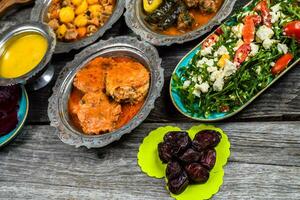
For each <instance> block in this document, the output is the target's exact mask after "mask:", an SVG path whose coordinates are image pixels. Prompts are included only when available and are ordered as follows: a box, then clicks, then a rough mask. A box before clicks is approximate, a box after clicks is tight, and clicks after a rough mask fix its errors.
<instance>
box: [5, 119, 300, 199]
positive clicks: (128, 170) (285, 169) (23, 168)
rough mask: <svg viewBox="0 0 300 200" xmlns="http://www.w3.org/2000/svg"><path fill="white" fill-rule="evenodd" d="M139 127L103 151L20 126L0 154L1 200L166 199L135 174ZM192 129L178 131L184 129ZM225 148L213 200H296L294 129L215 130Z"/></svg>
mask: <svg viewBox="0 0 300 200" xmlns="http://www.w3.org/2000/svg"><path fill="white" fill-rule="evenodd" d="M164 125H179V124H153V123H145V124H143V125H142V126H140V127H139V128H138V129H136V130H135V131H133V132H132V133H131V134H129V135H126V136H125V137H123V138H122V139H121V140H120V141H118V142H115V143H113V144H112V145H110V146H108V147H106V148H102V149H90V150H88V149H86V148H79V149H75V148H74V147H71V146H68V145H65V144H63V143H62V142H60V141H59V139H58V138H57V136H56V135H55V133H54V132H55V130H54V129H53V128H50V127H49V126H27V127H26V128H25V129H24V131H23V134H22V135H20V136H19V137H18V138H17V139H16V140H15V141H14V142H13V143H11V144H10V145H9V146H7V147H5V148H4V149H2V150H1V151H0V171H1V176H0V199H10V198H12V199H49V198H51V199H124V200H125V199H170V198H169V196H168V194H167V192H166V191H165V189H164V181H163V180H159V179H154V178H149V177H147V176H146V175H145V174H143V173H142V172H141V171H140V169H139V167H138V166H137V161H136V155H137V152H138V147H139V145H140V144H141V142H142V140H143V138H144V137H145V136H146V135H147V134H148V133H149V132H150V131H151V130H154V129H155V128H157V127H158V126H164ZM193 125H197V124H194V123H184V124H180V125H179V126H180V127H181V128H182V129H188V128H190V127H191V126H193ZM218 126H219V127H221V128H223V129H224V130H225V131H226V132H227V134H228V136H229V138H230V140H231V146H232V148H231V152H232V154H231V157H230V162H229V164H228V165H227V166H226V168H225V179H224V185H223V187H222V188H221V190H220V192H219V193H218V194H217V195H216V196H215V197H214V199H299V198H300V176H299V173H300V137H299V136H300V132H299V129H300V124H298V123H295V122H281V123H256V122H253V123H232V124H228V123H226V124H218Z"/></svg>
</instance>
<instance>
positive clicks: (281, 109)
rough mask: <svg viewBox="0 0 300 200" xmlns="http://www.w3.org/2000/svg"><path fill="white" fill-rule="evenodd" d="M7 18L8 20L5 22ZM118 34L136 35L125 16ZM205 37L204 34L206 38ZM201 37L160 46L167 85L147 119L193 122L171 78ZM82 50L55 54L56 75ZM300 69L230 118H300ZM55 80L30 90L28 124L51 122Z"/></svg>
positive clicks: (23, 14)
mask: <svg viewBox="0 0 300 200" xmlns="http://www.w3.org/2000/svg"><path fill="white" fill-rule="evenodd" d="M246 2H248V1H247V0H241V1H237V3H236V6H235V9H237V8H240V7H241V6H242V5H244V4H245V3H246ZM30 11H31V9H30V7H27V8H25V9H21V10H20V11H18V12H14V13H13V14H9V15H7V16H4V17H3V18H1V19H2V21H0V32H2V31H3V30H4V29H6V28H7V27H9V26H10V25H12V24H14V23H17V22H20V21H24V20H26V19H28V18H29V16H30ZM4 20H5V21H4ZM118 35H133V34H132V32H131V31H130V30H129V29H128V28H127V27H126V24H125V21H124V17H122V18H121V19H120V20H119V21H118V22H117V23H116V24H115V25H114V26H113V28H112V29H111V30H109V31H108V32H107V33H106V34H105V35H104V37H103V39H107V38H109V37H114V36H118ZM202 38H203V37H202ZM199 41H201V38H200V39H196V40H195V41H192V42H188V43H185V44H182V45H172V46H170V47H158V50H159V53H160V56H161V57H162V59H163V64H162V66H163V68H164V69H165V86H164V89H163V91H162V95H161V97H160V98H159V99H158V100H157V102H156V106H155V109H154V110H153V111H152V112H151V114H150V116H149V117H148V118H147V120H146V121H147V122H172V121H173V122H174V121H177V122H181V121H183V120H184V121H185V122H191V120H189V119H187V118H186V117H184V116H182V115H181V114H180V113H179V112H178V111H177V110H176V109H175V107H174V106H173V105H172V102H171V100H170V97H169V81H170V77H171V73H172V71H173V70H174V68H175V66H176V64H177V63H178V62H179V61H180V59H181V58H182V57H183V56H184V55H185V54H186V53H187V52H188V51H189V50H191V49H192V48H193V47H194V46H195V45H196V44H197V43H198V42H199ZM76 53H78V51H73V52H71V53H70V54H68V55H67V56H66V55H64V54H63V55H55V56H54V57H53V61H52V63H51V64H53V65H54V66H55V68H56V76H55V77H57V75H58V73H59V71H60V70H61V69H62V68H63V67H64V66H65V64H66V63H67V62H69V61H71V60H72V59H73V58H74V55H75V54H76ZM299 79H300V69H299V65H298V66H295V68H294V69H292V70H291V71H290V72H289V73H288V74H287V75H285V76H284V77H283V78H282V79H281V80H280V81H279V82H278V83H277V84H275V85H274V86H272V88H270V89H269V90H267V91H266V92H265V93H264V94H263V95H262V96H260V97H259V98H258V99H257V100H256V101H255V102H254V103H253V104H251V105H250V106H249V107H247V108H246V109H245V110H244V111H243V112H241V113H240V114H238V115H237V116H236V117H233V118H231V119H229V120H228V121H249V120H251V121H256V120H259V121H261V120H264V121H270V120H276V121H278V120H300V95H299V94H300V82H299V81H298V80H299ZM53 85H54V81H53V82H52V83H51V84H50V85H49V86H47V87H46V88H44V89H42V90H39V91H37V92H30V93H29V98H30V102H31V106H30V112H29V119H28V122H27V123H28V124H40V123H43V124H48V123H49V119H48V117H47V114H46V113H47V106H48V98H49V97H50V95H51V93H52V87H53Z"/></svg>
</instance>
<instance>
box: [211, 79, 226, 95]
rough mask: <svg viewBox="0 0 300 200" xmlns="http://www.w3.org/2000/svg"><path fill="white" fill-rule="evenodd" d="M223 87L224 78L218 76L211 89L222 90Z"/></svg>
mask: <svg viewBox="0 0 300 200" xmlns="http://www.w3.org/2000/svg"><path fill="white" fill-rule="evenodd" d="M223 87H224V79H223V78H218V79H217V80H216V81H215V82H214V84H213V89H214V91H217V92H220V91H222V90H223Z"/></svg>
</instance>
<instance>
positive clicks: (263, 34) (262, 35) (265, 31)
mask: <svg viewBox="0 0 300 200" xmlns="http://www.w3.org/2000/svg"><path fill="white" fill-rule="evenodd" d="M273 35H274V31H273V30H272V29H271V28H269V27H267V26H266V25H262V26H261V27H259V29H258V30H257V32H256V38H257V40H258V42H263V41H265V40H266V39H271V38H272V37H273Z"/></svg>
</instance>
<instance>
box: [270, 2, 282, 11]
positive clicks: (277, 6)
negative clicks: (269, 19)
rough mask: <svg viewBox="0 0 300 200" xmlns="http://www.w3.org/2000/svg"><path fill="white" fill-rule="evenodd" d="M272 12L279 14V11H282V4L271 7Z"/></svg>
mask: <svg viewBox="0 0 300 200" xmlns="http://www.w3.org/2000/svg"><path fill="white" fill-rule="evenodd" d="M271 10H272V11H273V12H278V11H280V10H281V6H280V3H278V4H276V5H274V6H272V7H271Z"/></svg>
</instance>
